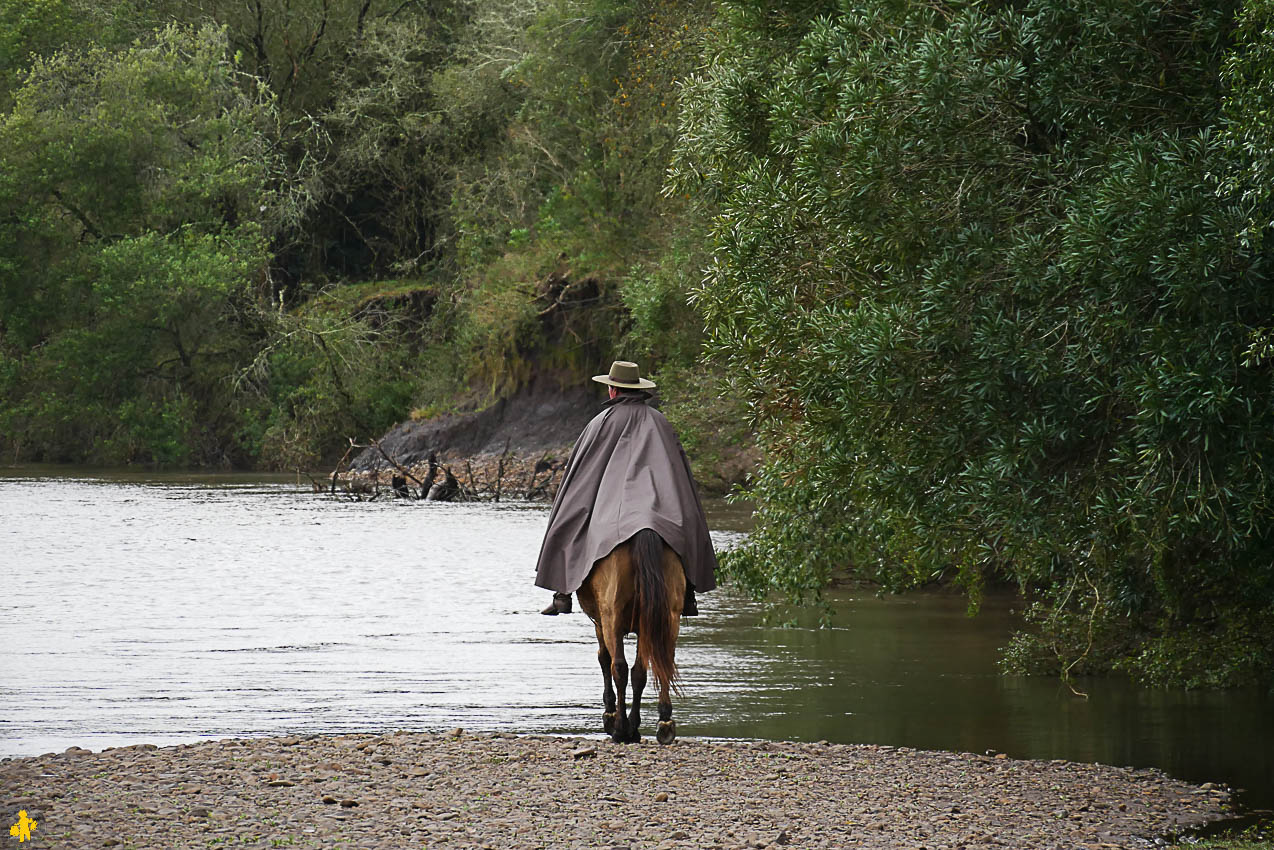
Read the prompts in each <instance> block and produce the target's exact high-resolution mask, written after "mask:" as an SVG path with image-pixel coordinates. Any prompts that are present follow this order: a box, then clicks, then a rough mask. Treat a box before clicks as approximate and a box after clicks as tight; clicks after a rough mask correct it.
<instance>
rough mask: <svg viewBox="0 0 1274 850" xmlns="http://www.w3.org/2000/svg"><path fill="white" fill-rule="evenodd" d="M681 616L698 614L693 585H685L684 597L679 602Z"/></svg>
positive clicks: (695, 615)
mask: <svg viewBox="0 0 1274 850" xmlns="http://www.w3.org/2000/svg"><path fill="white" fill-rule="evenodd" d="M681 616H683V617H697V616H699V606H698V605H697V604H696V603H695V589H694V585H691V584H687V585H686V598H685V599H684V600H682V602H681Z"/></svg>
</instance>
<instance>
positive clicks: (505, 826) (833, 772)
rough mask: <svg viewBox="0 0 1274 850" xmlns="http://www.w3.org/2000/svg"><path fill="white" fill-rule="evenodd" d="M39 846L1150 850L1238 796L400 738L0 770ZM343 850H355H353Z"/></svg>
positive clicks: (886, 767)
mask: <svg viewBox="0 0 1274 850" xmlns="http://www.w3.org/2000/svg"><path fill="white" fill-rule="evenodd" d="M0 797H2V798H3V800H4V811H5V812H6V815H12V816H13V817H15V818H16V816H17V813H18V811H19V810H23V811H26V812H27V813H28V815H29V817H31V818H33V819H34V820H35V821H36V822H37V824H38V826H37V830H36V832H35V833H34V837H35V838H36V842H35V843H34V844H33V846H36V847H39V846H46V847H77V848H80V847H82V848H89V847H114V846H121V847H136V848H152V847H153V848H186V847H192V848H193V847H208V846H210V845H211V846H219V844H221V843H226V844H230V843H233V844H234V845H235V846H244V847H277V846H294V847H312V848H320V847H336V846H347V845H348V846H357V847H360V848H401V847H413V848H415V847H435V846H444V847H498V848H541V847H623V848H632V850H638V848H641V850H645V849H646V848H679V847H709V846H713V847H729V848H760V847H767V846H783V845H789V846H793V847H837V848H839V847H864V848H892V847H914V848H920V847H927V848H933V850H937V848H943V847H951V848H953V847H958V846H970V847H971V846H988V847H995V846H1002V847H1012V848H1067V850H1072V848H1077V847H1090V848H1098V847H1103V848H1108V847H1129V848H1132V847H1146V846H1149V844H1148V841H1152V840H1153V839H1154V838H1156V837H1158V836H1162V835H1165V834H1170V833H1175V832H1179V831H1181V830H1184V829H1188V828H1190V827H1193V826H1197V825H1200V824H1203V823H1206V822H1209V821H1213V820H1217V819H1220V818H1222V817H1224V816H1225V811H1226V806H1227V804H1228V800H1229V796H1228V793H1227V792H1226V791H1225V790H1223V789H1220V788H1213V787H1209V786H1206V785H1205V786H1202V787H1196V786H1192V785H1188V784H1186V783H1183V782H1178V781H1176V780H1174V779H1171V778H1169V777H1168V776H1166V775H1165V774H1163V773H1160V772H1157V771H1153V770H1138V771H1132V770H1128V769H1124V768H1116V767H1108V766H1104V765H1092V764H1077V763H1072V762H1063V761H1021V760H1016V759H1010V758H1006V757H1004V756H1002V755H997V756H987V755H973V754H961V753H947V752H926V751H917V750H909V749H906V748H894V747H878V746H866V745H846V744H826V743H819V744H800V743H778V742H747V741H706V740H697V739H682V740H679V741H677V742H676V743H675V744H674V745H672V746H670V747H660V746H658V745H657V744H655V743H654V742H653V741H651V740H645V741H643V742H642V743H641V744H639V745H636V746H631V745H630V746H622V745H615V744H612V743H610V742H609V741H608V740H603V739H591V738H558V737H549V736H532V737H516V736H512V735H500V734H491V733H483V734H473V735H470V734H465V733H463V732H461V731H460V730H453V731H452V732H451V733H448V734H425V733H409V732H396V733H393V734H388V735H338V736H312V737H304V738H301V737H283V738H255V739H236V740H230V739H227V740H222V741H205V742H200V743H195V744H187V745H179V746H172V747H163V748H155V747H153V746H151V745H140V746H134V747H125V748H119V749H108V750H104V751H102V752H100V753H93V752H90V751H88V750H79V749H75V748H71V749H69V750H67V751H66V752H65V753H60V754H51V753H50V754H46V755H43V756H38V757H30V758H15V759H5V760H3V761H2V762H0ZM343 842H344V843H343Z"/></svg>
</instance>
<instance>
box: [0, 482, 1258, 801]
mask: <svg viewBox="0 0 1274 850" xmlns="http://www.w3.org/2000/svg"><path fill="white" fill-rule="evenodd" d="M546 518H547V514H546V510H545V508H544V507H543V506H542V505H526V504H519V503H503V504H440V503H423V502H404V501H392V500H391V501H375V502H350V501H343V500H337V499H333V498H330V497H325V496H320V495H316V494H314V493H312V492H310V488H309V486H308V484H306V485H305V486H304V487H300V486H298V485H297V483H296V482H295V481H294V480H293V479H291V478H287V477H268V476H260V475H256V476H249V475H242V474H228V475H208V474H200V475H197V476H191V475H184V474H172V475H166V474H148V473H120V472H111V473H93V472H86V471H79V472H69V471H67V470H64V469H56V468H39V467H32V468H25V469H24V468H15V469H7V470H0V591H2V594H0V612H2V613H0V756H6V755H32V754H38V753H42V752H48V751H54V750H61V749H65V748H66V747H68V746H71V745H77V746H82V747H88V748H91V749H100V748H102V747H106V746H118V745H122V744H127V743H137V742H151V743H157V744H166V743H177V742H185V741H191V740H196V739H201V738H222V737H229V736H243V735H274V734H285V733H316V732H324V733H326V732H345V731H372V730H393V729H412V730H441V729H448V728H451V727H455V726H460V727H464V728H468V729H487V730H501V731H514V732H555V733H556V732H561V733H595V732H598V731H599V728H598V727H599V726H600V719H601V708H600V702H601V688H602V682H601V674H600V672H599V670H598V668H597V664H596V660H595V652H596V644H595V642H594V639H593V631H592V628H591V626H590V624H589V623H588V621H587V619H586V618H585V617H584V616H583V615H582V614H579V613H576V614H573V615H570V616H560V617H542V616H540V615H539V614H538V611H539V609H540V608H541V607H543V606H544V605H545V604H547V602H548V597H549V594H548V593H547V592H545V591H541V590H538V589H537V588H535V587H533V586H532V580H533V573H534V562H535V557H536V553H537V552H538V550H539V543H540V537H541V535H542V534H543V531H544V525H545V521H546ZM710 520H711V521H710V524H711V525H712V527H713V529H714V531H713V534H714V539H715V540H716V541H717V544H718V546H728V545H731V544H732V543H733V542H735V541H737V540H738V539H739V537H740V536H741V531H742V529H744V528H745V527H746V517H742V516H740V515H739V514H738V509H737V508H732V507H730V506H725V505H712V506H710ZM1016 604H1017V603H1016V602H1015V600H1014V599H1013V598H1011V597H1009V596H1004V597H993V598H991V599H989V600H988V601H987V604H985V605H984V606H983V610H982V612H981V613H980V614H979V615H978V616H977V617H974V618H969V617H967V616H966V615H965V605H964V602H963V601H962V600H961V599H960V598H958V597H955V596H951V595H943V594H916V595H911V596H905V597H900V598H897V597H895V598H885V599H878V598H876V597H875V596H874V595H872V594H870V593H843V594H837V595H835V597H834V606H835V609H836V615H835V617H834V618H833V624H832V627H830V628H823V629H820V628H817V624H816V619H817V618H816V616H815V614H814V612H798V613H797V616H796V624H795V625H794V626H790V627H780V626H769V625H765V624H764V623H763V615H764V610H763V609H762V608H761V607H760V606H758V605H756V604H754V603H752V602H750V601H748V600H746V599H744V598H742V597H741V596H740V595H739V594H737V593H734V592H731V591H730V590H729V589H728V588H725V589H722V590H719V591H717V592H715V593H711V594H704V595H702V596H701V597H700V607H701V610H702V612H703V613H702V616H700V617H698V618H694V619H687V620H685V621H684V622H683V629H682V639H681V641H680V644H679V646H678V662H679V664H680V666H681V668H682V672H683V676H684V680H685V681H684V687H685V691H686V693H685V697H684V698H683V699H680V700H676V701H675V702H674V705H675V709H674V710H675V712H676V717H677V721H678V729H679V732H680V734H681V735H683V736H721V737H755V738H776V739H790V740H820V739H826V740H830V741H835V742H846V743H855V742H861V743H878V744H892V745H898V746H909V747H917V748H928V749H947V750H958V751H971V752H985V751H988V750H994V751H997V752H1004V753H1008V754H1009V755H1011V756H1014V757H1022V758H1050V759H1051V758H1060V759H1071V760H1078V761H1094V762H1102V763H1107V764H1114V765H1130V766H1135V767H1152V766H1153V767H1159V768H1162V769H1164V770H1166V771H1167V772H1168V773H1170V774H1172V775H1174V776H1177V777H1180V778H1182V779H1187V780H1191V781H1195V782H1205V781H1211V782H1225V783H1227V784H1229V785H1231V786H1234V787H1238V788H1243V789H1245V792H1244V793H1243V794H1242V795H1241V797H1240V800H1241V802H1242V803H1243V804H1244V805H1246V806H1249V807H1270V806H1272V805H1274V698H1271V696H1270V695H1269V694H1268V693H1261V692H1252V691H1226V692H1187V691H1183V690H1176V689H1149V688H1139V687H1135V686H1133V685H1131V684H1129V683H1127V682H1125V681H1122V680H1119V679H1095V680H1089V681H1081V682H1079V683H1078V684H1079V687H1080V688H1081V689H1083V690H1085V691H1087V692H1088V693H1089V698H1088V699H1081V698H1078V697H1076V696H1074V695H1073V694H1071V692H1070V691H1069V690H1068V689H1066V688H1065V687H1063V686H1061V685H1060V684H1059V683H1058V682H1057V681H1056V680H1051V679H1046V678H1045V679H1040V678H1013V677H1010V678H1006V677H1002V676H1000V675H998V674H997V672H996V669H995V659H996V657H997V653H998V650H999V648H1000V647H1001V646H1003V645H1004V643H1005V642H1006V640H1007V638H1008V635H1009V633H1010V632H1011V630H1012V629H1013V627H1014V625H1015V624H1016V622H1017V617H1016V614H1015V611H1014V606H1015V605H1016ZM652 707H653V706H652ZM650 716H653V712H648V714H647V717H648V718H649V717H650Z"/></svg>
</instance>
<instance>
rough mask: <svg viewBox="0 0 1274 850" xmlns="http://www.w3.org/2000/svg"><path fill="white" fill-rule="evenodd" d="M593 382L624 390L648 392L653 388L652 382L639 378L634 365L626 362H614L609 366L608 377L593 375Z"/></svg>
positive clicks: (653, 383)
mask: <svg viewBox="0 0 1274 850" xmlns="http://www.w3.org/2000/svg"><path fill="white" fill-rule="evenodd" d="M593 380H594V381H596V382H597V383H599V384H608V385H610V386H612V387H621V388H623V389H626V390H650V389H654V387H655V382H654V381H647V380H646V379H645V378H643V377H642V376H641V374H640V372H639V371H638V369H637V364H636V363H629V362H628V361H627V360H616V361H615V362H614V363H612V364H610V374H609V375H594V376H593Z"/></svg>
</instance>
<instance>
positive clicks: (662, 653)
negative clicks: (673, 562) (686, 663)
mask: <svg viewBox="0 0 1274 850" xmlns="http://www.w3.org/2000/svg"><path fill="white" fill-rule="evenodd" d="M630 546H631V549H630V552H631V555H632V559H633V566H634V567H635V572H636V574H637V608H638V613H637V654H638V655H640V656H641V658H642V659H643V660H644V661H645V662H646V667H647V669H649V670H650V672H651V674H652V675H654V677H655V682H656V683H666V684H667V685H668V687H670V688H672V689H673V690H674V691H676V690H679V688H678V687H677V683H678V680H679V679H680V676H679V675H678V674H677V661H676V649H677V640H676V638H675V637H674V636H673V631H672V616H673V615H672V610H671V608H670V606H669V604H668V587H667V583H666V582H665V581H664V541H663V538H662V537H660V536H659V534H658V533H656V532H655V531H652V530H651V529H649V528H643V529H642V530H641V531H639V532H637V533H636V534H635V535H633V538H632V542H631V544H630Z"/></svg>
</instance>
